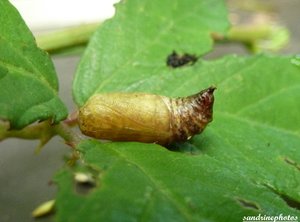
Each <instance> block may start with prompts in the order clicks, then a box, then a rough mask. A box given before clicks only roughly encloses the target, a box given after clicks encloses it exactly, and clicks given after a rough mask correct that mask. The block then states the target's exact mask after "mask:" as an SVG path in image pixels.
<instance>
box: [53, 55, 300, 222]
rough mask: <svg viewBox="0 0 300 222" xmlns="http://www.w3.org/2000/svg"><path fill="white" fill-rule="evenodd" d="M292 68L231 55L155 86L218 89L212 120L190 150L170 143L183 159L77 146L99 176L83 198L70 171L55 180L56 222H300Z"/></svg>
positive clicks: (283, 62) (152, 150)
mask: <svg viewBox="0 0 300 222" xmlns="http://www.w3.org/2000/svg"><path fill="white" fill-rule="evenodd" d="M291 60H292V57H276V56H264V55H260V56H255V57H252V58H251V57H249V58H238V57H236V56H228V57H225V58H223V59H220V60H217V61H201V62H199V63H197V64H196V65H195V66H193V67H191V68H189V69H188V70H186V71H185V73H184V74H182V73H179V72H177V71H174V73H173V75H172V76H171V75H170V76H169V78H168V81H161V82H160V84H158V85H155V84H154V85H153V84H152V88H151V89H152V90H153V88H154V89H156V91H157V92H161V93H163V94H166V93H167V92H169V93H171V94H172V95H182V94H187V95H188V94H191V93H193V92H196V91H197V90H199V88H200V89H201V88H204V87H205V86H208V85H209V84H215V85H216V86H217V87H218V89H217V91H216V95H215V109H214V111H215V112H214V121H213V122H212V123H211V124H210V125H209V126H208V128H207V129H206V130H205V131H204V132H203V133H202V134H200V135H197V136H195V137H193V139H192V140H190V141H189V142H186V143H184V144H176V147H177V148H178V149H179V150H180V151H181V152H174V151H169V150H167V149H165V148H162V147H160V146H158V145H150V144H142V143H116V142H115V143H106V144H101V143H100V142H98V141H94V140H91V141H83V142H82V143H81V144H80V146H79V150H80V151H81V152H82V158H83V161H84V163H85V164H86V165H87V166H88V167H89V168H90V169H92V171H93V172H96V180H97V185H96V187H94V188H93V189H91V191H90V193H88V194H87V195H80V194H78V193H77V192H76V191H74V181H73V178H72V177H73V176H72V173H71V171H69V170H65V171H62V172H61V173H60V174H59V175H58V176H57V178H56V180H57V181H58V183H59V187H60V191H59V193H58V199H57V208H58V211H57V213H58V215H57V218H58V221H68V220H69V221H80V220H82V219H83V218H88V219H89V221H102V220H106V221H120V220H122V221H241V220H242V219H243V216H248V215H255V216H257V215H259V214H262V215H264V214H266V215H279V214H281V213H282V214H284V215H294V216H298V217H299V216H300V207H299V206H300V194H299V190H300V152H299V144H300V133H299V125H298V124H295V123H296V122H299V121H300V117H299V115H298V111H299V110H300V105H299V102H298V98H299V96H300V75H299V68H298V67H297V66H295V65H293V64H292V63H291ZM157 78H158V77H157ZM149 81H150V80H149ZM151 81H153V78H151ZM146 82H147V80H145V83H144V85H140V86H139V87H137V89H136V90H140V89H143V88H145V87H146ZM162 89H163V90H162ZM172 89H173V90H172ZM72 181H73V182H72ZM70 203H72V204H70ZM74 212H77V213H74Z"/></svg>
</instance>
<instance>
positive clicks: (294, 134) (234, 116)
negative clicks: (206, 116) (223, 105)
mask: <svg viewBox="0 0 300 222" xmlns="http://www.w3.org/2000/svg"><path fill="white" fill-rule="evenodd" d="M214 114H215V115H220V116H223V117H227V118H231V119H235V120H238V121H241V122H244V123H246V124H248V125H250V126H257V127H263V128H266V129H267V130H275V131H278V132H281V133H285V134H289V135H291V136H295V137H297V138H299V139H300V133H297V132H294V131H290V130H287V129H283V128H279V127H276V126H272V125H269V124H265V123H261V122H257V121H255V120H252V119H248V118H245V117H242V116H238V115H236V114H232V113H228V112H220V111H215V112H214Z"/></svg>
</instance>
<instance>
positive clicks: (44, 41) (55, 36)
mask: <svg viewBox="0 0 300 222" xmlns="http://www.w3.org/2000/svg"><path fill="white" fill-rule="evenodd" d="M99 25H100V23H93V24H85V25H80V26H77V27H72V28H68V29H64V30H60V31H54V32H50V33H46V34H41V35H37V36H36V42H37V45H38V46H39V47H40V48H42V49H43V50H46V51H48V52H52V51H56V50H59V49H62V48H67V47H72V46H76V45H81V44H85V43H87V42H88V40H89V38H90V37H91V35H92V34H93V33H94V31H95V30H96V29H97V28H98V26H99Z"/></svg>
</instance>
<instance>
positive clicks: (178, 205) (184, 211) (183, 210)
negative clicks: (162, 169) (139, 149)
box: [112, 148, 192, 221]
mask: <svg viewBox="0 0 300 222" xmlns="http://www.w3.org/2000/svg"><path fill="white" fill-rule="evenodd" d="M112 150H113V151H114V152H115V153H116V154H117V155H118V156H119V157H121V158H122V159H124V160H125V161H126V162H128V163H131V164H132V165H134V166H136V167H137V168H138V169H139V170H140V171H141V172H142V173H143V174H144V175H145V177H146V178H148V179H149V181H151V183H152V184H153V185H154V187H155V188H156V189H157V190H158V191H160V192H161V193H162V194H163V195H164V196H165V197H166V198H167V199H169V200H170V201H171V202H172V203H173V204H174V206H176V208H177V209H178V210H179V212H181V213H182V215H184V217H185V218H186V219H187V220H188V221H192V216H191V215H190V213H189V212H188V210H187V209H186V207H185V206H184V205H183V204H182V203H181V202H179V201H177V200H176V199H175V198H174V197H173V196H172V195H171V194H170V193H168V192H167V190H168V189H164V187H162V185H161V184H159V183H158V182H156V180H155V179H154V178H153V177H152V176H151V175H150V173H147V172H146V170H145V169H143V168H142V166H141V165H139V164H137V163H135V162H133V161H132V160H129V159H128V158H127V157H126V156H124V155H123V154H122V153H121V152H120V151H119V150H118V149H116V148H112Z"/></svg>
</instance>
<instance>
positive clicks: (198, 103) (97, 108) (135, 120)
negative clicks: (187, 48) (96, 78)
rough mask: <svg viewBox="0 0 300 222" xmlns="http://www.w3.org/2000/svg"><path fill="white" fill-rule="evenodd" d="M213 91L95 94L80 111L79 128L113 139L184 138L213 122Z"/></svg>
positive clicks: (160, 141)
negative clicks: (185, 94) (171, 94)
mask: <svg viewBox="0 0 300 222" xmlns="http://www.w3.org/2000/svg"><path fill="white" fill-rule="evenodd" d="M214 90H215V87H209V88H207V89H205V90H202V91H201V92H199V93H197V94H195V95H192V96H189V97H183V98H176V99H173V98H168V97H165V96H160V95H153V94H146V93H107V94H96V95H94V96H92V97H91V98H90V99H89V100H88V101H87V103H86V104H85V105H84V106H83V107H82V108H81V109H80V110H79V127H80V129H81V131H82V132H83V133H84V134H85V135H87V136H91V137H94V138H98V139H107V140H112V141H139V142H145V143H158V144H161V145H168V144H170V143H172V142H175V141H185V140H188V139H190V138H191V137H192V136H194V135H195V134H198V133H201V132H202V131H203V130H204V128H205V127H206V125H207V124H208V123H209V122H211V121H212V114H213V103H214V96H213V92H214Z"/></svg>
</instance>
